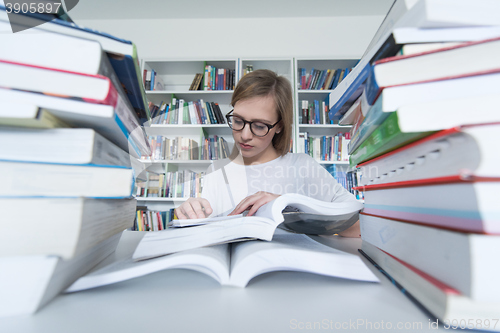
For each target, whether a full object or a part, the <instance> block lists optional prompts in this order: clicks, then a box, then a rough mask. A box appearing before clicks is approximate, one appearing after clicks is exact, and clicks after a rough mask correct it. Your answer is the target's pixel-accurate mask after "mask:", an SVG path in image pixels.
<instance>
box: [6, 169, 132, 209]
mask: <svg viewBox="0 0 500 333" xmlns="http://www.w3.org/2000/svg"><path fill="white" fill-rule="evenodd" d="M0 181H1V182H2V184H3V185H2V186H1V187H0V198H7V197H18V198H28V197H53V198H61V197H72V198H77V197H87V198H107V199H122V198H130V197H131V196H132V194H133V190H134V186H135V177H134V169H132V168H129V167H125V166H118V165H97V164H61V163H42V162H20V161H10V160H0ZM24 182H28V183H29V186H22V184H23V183H24ZM20 184H21V186H20ZM57 184H59V185H57Z"/></svg>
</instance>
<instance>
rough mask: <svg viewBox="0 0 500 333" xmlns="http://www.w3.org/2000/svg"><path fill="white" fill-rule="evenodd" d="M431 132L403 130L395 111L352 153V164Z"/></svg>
mask: <svg viewBox="0 0 500 333" xmlns="http://www.w3.org/2000/svg"><path fill="white" fill-rule="evenodd" d="M430 134H432V132H413V133H403V132H401V130H400V128H399V125H398V115H397V113H396V112H393V113H391V114H390V115H389V117H387V119H386V120H385V121H384V122H383V123H382V124H381V125H380V126H379V127H377V129H375V131H373V132H372V134H370V135H369V136H368V138H367V139H366V140H365V141H363V143H361V145H360V146H359V147H358V148H357V149H356V150H355V151H354V152H352V153H351V158H350V164H351V166H355V165H357V164H359V163H361V162H364V161H367V160H369V159H371V158H374V157H376V156H379V155H382V154H384V153H387V152H389V151H391V150H394V149H396V148H398V147H400V146H402V145H404V144H408V143H410V142H412V141H415V140H418V139H420V138H423V137H424V136H427V135H430Z"/></svg>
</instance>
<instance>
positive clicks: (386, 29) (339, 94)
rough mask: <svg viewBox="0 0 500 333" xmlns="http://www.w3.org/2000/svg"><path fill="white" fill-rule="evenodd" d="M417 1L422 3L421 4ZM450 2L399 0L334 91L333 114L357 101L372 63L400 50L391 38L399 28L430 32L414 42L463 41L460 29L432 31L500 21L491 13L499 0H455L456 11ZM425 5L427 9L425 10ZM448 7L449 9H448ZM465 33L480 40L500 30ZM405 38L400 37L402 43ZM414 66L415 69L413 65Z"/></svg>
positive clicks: (473, 38)
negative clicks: (475, 1) (477, 1)
mask: <svg viewBox="0 0 500 333" xmlns="http://www.w3.org/2000/svg"><path fill="white" fill-rule="evenodd" d="M416 3H418V6H417V5H416ZM449 6H450V4H449V3H448V2H447V1H446V0H437V1H436V0H420V1H413V0H412V1H409V0H408V1H396V2H395V3H394V5H393V6H392V7H391V9H390V11H389V12H388V14H387V16H386V18H385V19H384V21H383V22H382V24H381V26H380V28H379V30H378V31H377V33H376V34H375V36H374V38H373V39H372V41H371V42H370V44H369V46H368V47H367V49H366V51H365V54H364V55H363V57H362V58H361V60H360V62H359V63H358V65H357V66H356V67H355V68H354V69H353V71H352V72H351V73H350V74H349V75H348V76H347V77H346V79H345V80H344V82H342V83H341V84H340V85H339V87H338V88H337V89H336V90H335V91H333V92H332V93H331V94H330V113H331V116H332V117H333V115H334V114H335V113H338V114H344V113H345V112H346V111H347V110H348V109H349V107H350V106H351V105H352V103H354V101H355V100H356V99H357V98H358V97H359V96H360V95H361V93H362V91H363V86H364V83H365V80H366V79H367V77H368V74H369V71H370V67H371V64H372V63H374V62H375V61H377V60H379V59H383V58H386V57H392V56H394V55H396V54H397V53H398V52H399V49H400V47H401V44H397V43H396V44H395V43H394V42H391V41H390V39H391V34H392V32H393V31H395V30H396V29H399V28H410V29H418V28H421V29H420V30H419V33H422V34H423V35H425V34H426V37H422V36H423V35H421V36H420V37H419V38H420V39H417V38H416V37H412V38H414V39H413V41H411V40H410V39H408V40H407V41H405V42H408V43H409V42H410V41H411V42H413V43H421V42H428V41H437V40H432V38H435V39H441V40H439V41H447V40H442V39H445V38H448V41H449V40H450V39H452V38H455V39H458V41H460V34H461V33H460V31H456V32H453V33H452V34H453V35H454V37H444V36H440V37H439V38H437V37H432V34H434V33H436V34H438V33H439V32H438V31H439V30H442V28H446V29H447V30H448V32H450V31H452V29H454V28H458V29H462V28H466V27H467V26H478V27H477V28H480V27H479V26H485V25H499V23H500V22H499V20H498V18H497V17H496V16H495V15H491V13H495V10H498V4H496V3H495V2H492V1H488V0H485V1H481V2H480V3H472V2H470V1H466V0H463V1H459V2H454V5H453V11H451V10H450V9H449ZM422 8H426V9H425V10H422ZM444 8H447V9H446V10H444ZM452 12H453V13H452ZM484 16H488V18H489V19H490V21H491V22H494V23H491V24H486V23H485V21H483V20H480V19H479V18H480V17H484ZM486 21H488V20H486ZM429 22H432V23H429ZM464 22H467V23H464ZM429 26H432V28H433V29H428V28H429ZM451 27H453V28H451ZM438 28H439V29H438ZM474 28H476V27H474ZM442 31H443V32H444V31H445V30H442ZM461 35H462V36H463V37H461V38H463V41H467V40H477V38H480V39H486V38H493V37H495V36H498V33H495V32H491V34H488V33H487V32H485V33H484V35H480V34H479V32H477V33H473V34H472V35H470V36H468V35H467V34H466V33H462V34H461ZM424 38H425V40H424ZM405 42H403V41H400V42H399V43H405ZM394 46H396V47H394ZM470 59H471V58H468V59H467V60H466V61H465V63H470V62H471V61H469V60H470ZM453 61H454V59H452V60H451V62H453ZM445 62H446V61H445ZM474 63H476V62H474ZM458 67H461V65H458ZM413 70H415V69H414V68H413ZM399 74H400V73H399Z"/></svg>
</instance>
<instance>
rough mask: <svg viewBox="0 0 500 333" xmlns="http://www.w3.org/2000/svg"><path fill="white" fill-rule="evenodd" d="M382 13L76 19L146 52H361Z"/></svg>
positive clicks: (181, 54)
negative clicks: (365, 14)
mask: <svg viewBox="0 0 500 333" xmlns="http://www.w3.org/2000/svg"><path fill="white" fill-rule="evenodd" d="M383 18H384V17H383V16H355V17H305V18H304V17H300V18H243V19H232V18H224V19H156V20H144V19H136V20H76V23H77V24H80V25H84V26H87V27H90V28H94V29H97V30H101V31H104V32H107V33H110V34H112V35H115V36H117V37H121V38H125V39H129V40H132V41H133V42H134V43H135V44H136V45H137V49H138V53H139V57H140V58H141V59H143V58H198V59H210V58H238V57H240V58H243V57H248V58H250V57H259V58H265V57H269V58H277V57H298V58H327V59H330V58H359V57H361V55H362V54H363V52H364V51H365V48H366V47H367V45H368V44H369V42H370V40H371V38H372V37H373V35H374V34H375V32H376V30H377V29H378V26H379V25H380V23H381V22H382V20H383Z"/></svg>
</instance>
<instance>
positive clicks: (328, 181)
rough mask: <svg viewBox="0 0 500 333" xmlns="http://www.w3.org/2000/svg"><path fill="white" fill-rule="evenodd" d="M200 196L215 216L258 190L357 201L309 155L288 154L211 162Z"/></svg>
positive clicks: (320, 198) (324, 199)
mask: <svg viewBox="0 0 500 333" xmlns="http://www.w3.org/2000/svg"><path fill="white" fill-rule="evenodd" d="M202 184H203V188H202V193H201V197H202V198H205V199H207V200H208V202H210V205H211V206H212V209H213V213H212V214H211V216H214V215H227V214H228V213H230V212H231V211H232V210H233V209H234V207H236V205H237V204H238V203H239V202H240V201H241V200H243V199H244V198H246V197H247V196H249V195H252V194H254V193H256V192H258V191H265V192H270V193H274V194H280V195H281V194H285V193H298V194H302V195H306V196H309V197H312V198H315V199H319V200H323V201H335V202H345V201H350V200H356V198H355V197H354V195H352V194H351V193H349V192H348V191H347V190H346V189H345V188H344V187H343V186H342V185H340V184H339V183H337V181H336V180H335V178H333V176H332V175H331V174H330V173H329V172H328V171H327V170H326V169H325V168H323V167H322V166H321V165H320V164H319V163H318V162H316V161H315V160H314V159H313V158H312V157H311V156H309V155H307V154H303V153H300V154H294V153H288V154H286V155H285V156H280V157H278V158H276V159H274V160H272V161H269V162H266V163H262V164H256V165H241V164H237V163H234V162H231V161H230V160H229V159H223V160H218V161H214V163H213V164H212V165H211V166H210V167H209V168H208V170H207V173H206V175H205V176H204V177H203V183H202Z"/></svg>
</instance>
